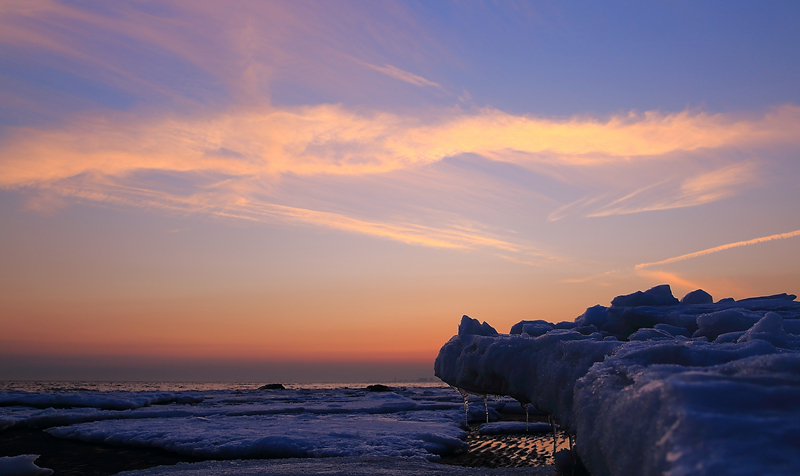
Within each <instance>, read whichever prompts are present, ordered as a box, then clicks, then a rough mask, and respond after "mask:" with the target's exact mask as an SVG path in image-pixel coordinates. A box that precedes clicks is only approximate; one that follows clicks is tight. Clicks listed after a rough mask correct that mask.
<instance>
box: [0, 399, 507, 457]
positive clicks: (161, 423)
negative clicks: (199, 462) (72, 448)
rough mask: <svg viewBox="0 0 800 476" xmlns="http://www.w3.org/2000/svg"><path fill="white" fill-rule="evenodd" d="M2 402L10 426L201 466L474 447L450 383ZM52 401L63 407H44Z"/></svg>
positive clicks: (1, 413) (0, 412)
mask: <svg viewBox="0 0 800 476" xmlns="http://www.w3.org/2000/svg"><path fill="white" fill-rule="evenodd" d="M256 388H257V387H256ZM0 402H2V403H0V405H3V406H0V426H2V428H6V429H8V428H13V427H22V428H46V431H47V432H49V433H50V434H52V435H54V436H56V437H59V438H70V439H78V440H82V441H87V442H94V443H105V444H113V445H126V446H139V447H149V448H161V449H164V450H167V451H171V452H174V453H178V454H181V455H187V456H194V457H201V458H215V459H235V458H287V457H334V456H363V457H367V456H382V457H416V458H425V459H430V460H436V459H438V457H439V455H442V454H445V453H448V452H452V451H454V450H457V449H462V448H464V446H465V443H464V442H463V439H464V437H465V433H464V430H463V429H462V425H463V419H464V414H463V402H462V401H461V397H460V396H459V395H458V394H457V393H456V392H454V391H453V390H452V389H451V388H449V387H446V386H444V385H442V384H438V385H427V386H425V385H420V386H409V387H398V388H396V389H393V391H388V392H370V391H367V390H366V389H364V388H363V387H361V388H346V387H340V388H307V387H297V388H290V389H288V390H282V391H269V390H257V389H255V388H254V389H251V390H244V391H232V390H214V391H201V392H198V391H193V392H160V393H157V394H155V393H152V392H131V391H128V392H102V391H79V392H63V391H57V392H22V391H19V390H7V391H2V392H0ZM44 402H49V403H52V404H53V405H54V407H50V408H44V409H42V408H41V407H43V406H44V404H45V403H44ZM92 404H93V405H95V407H89V406H87V405H92ZM503 405H504V403H502V402H492V403H491V404H490V415H491V416H492V418H493V419H494V418H496V416H497V415H498V414H497V411H496V410H495V407H499V408H502V406H503ZM131 407H133V408H131ZM120 408H125V409H120ZM484 418H485V411H484V409H483V406H482V405H481V408H480V409H479V410H478V409H476V408H474V407H473V414H472V415H471V419H472V420H483V419H484ZM2 428H0V430H1V429H2Z"/></svg>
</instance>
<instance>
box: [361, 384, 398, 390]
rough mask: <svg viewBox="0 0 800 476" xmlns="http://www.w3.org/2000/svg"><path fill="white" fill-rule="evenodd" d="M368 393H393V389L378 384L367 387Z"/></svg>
mask: <svg viewBox="0 0 800 476" xmlns="http://www.w3.org/2000/svg"><path fill="white" fill-rule="evenodd" d="M367 391H368V392H391V391H393V389H392V387H388V386H386V385H381V384H379V383H376V384H375V385H367Z"/></svg>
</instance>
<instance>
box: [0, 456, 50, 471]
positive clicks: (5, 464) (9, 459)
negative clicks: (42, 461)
mask: <svg viewBox="0 0 800 476" xmlns="http://www.w3.org/2000/svg"><path fill="white" fill-rule="evenodd" d="M38 457H39V455H20V456H4V457H0V475H2V476H48V475H50V474H53V470H52V469H47V468H40V467H38V466H36V464H34V461H36V458H38Z"/></svg>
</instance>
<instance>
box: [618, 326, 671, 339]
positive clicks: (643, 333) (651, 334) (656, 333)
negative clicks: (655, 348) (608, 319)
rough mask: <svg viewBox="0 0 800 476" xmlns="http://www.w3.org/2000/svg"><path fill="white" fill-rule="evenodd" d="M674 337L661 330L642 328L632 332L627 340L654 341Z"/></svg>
mask: <svg viewBox="0 0 800 476" xmlns="http://www.w3.org/2000/svg"><path fill="white" fill-rule="evenodd" d="M674 337H675V336H673V335H672V334H670V333H669V332H667V331H662V330H661V329H653V328H647V327H644V328H642V329H639V330H638V331H636V332H634V333H633V334H631V335H630V337H628V340H632V341H634V340H656V339H673V338H674Z"/></svg>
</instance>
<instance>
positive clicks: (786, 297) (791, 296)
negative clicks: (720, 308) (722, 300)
mask: <svg viewBox="0 0 800 476" xmlns="http://www.w3.org/2000/svg"><path fill="white" fill-rule="evenodd" d="M795 299H797V296H795V295H794V294H786V293H780V294H772V295H770V296H757V297H750V298H745V299H740V300H738V301H736V302H749V301H763V300H778V301H794V300H795Z"/></svg>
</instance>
